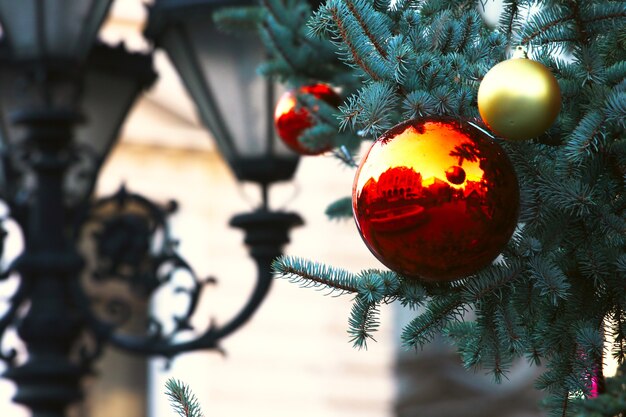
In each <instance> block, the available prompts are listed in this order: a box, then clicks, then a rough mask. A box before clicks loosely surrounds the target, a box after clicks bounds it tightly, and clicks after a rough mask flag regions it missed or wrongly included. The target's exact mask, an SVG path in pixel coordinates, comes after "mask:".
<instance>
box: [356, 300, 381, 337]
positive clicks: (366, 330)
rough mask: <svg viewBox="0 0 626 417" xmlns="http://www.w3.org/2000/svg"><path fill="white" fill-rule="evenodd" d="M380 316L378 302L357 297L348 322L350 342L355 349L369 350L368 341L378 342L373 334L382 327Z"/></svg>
mask: <svg viewBox="0 0 626 417" xmlns="http://www.w3.org/2000/svg"><path fill="white" fill-rule="evenodd" d="M378 315H379V310H378V306H377V304H376V302H373V301H367V300H365V299H364V298H363V297H361V296H357V297H355V299H354V303H353V304H352V311H351V312H350V319H349V321H348V325H349V327H348V333H349V334H350V336H351V338H350V342H352V345H353V346H354V347H355V348H358V349H367V340H368V339H371V340H373V341H376V339H374V336H373V335H372V333H374V332H375V331H376V330H378V327H379V325H380V321H379V320H378Z"/></svg>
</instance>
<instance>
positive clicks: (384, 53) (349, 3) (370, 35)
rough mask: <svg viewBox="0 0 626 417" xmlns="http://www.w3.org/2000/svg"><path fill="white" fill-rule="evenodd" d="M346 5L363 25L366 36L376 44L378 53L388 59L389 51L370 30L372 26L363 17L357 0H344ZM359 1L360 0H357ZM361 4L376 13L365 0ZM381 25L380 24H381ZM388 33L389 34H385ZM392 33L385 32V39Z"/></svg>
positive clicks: (369, 11) (373, 44) (360, 24)
mask: <svg viewBox="0 0 626 417" xmlns="http://www.w3.org/2000/svg"><path fill="white" fill-rule="evenodd" d="M344 1H345V4H346V6H347V7H348V10H350V13H352V16H353V17H354V18H355V19H356V21H357V22H358V23H359V26H361V29H362V30H363V33H364V34H365V36H367V38H368V39H369V41H370V42H371V44H372V46H374V48H375V49H376V51H377V52H378V54H379V55H380V56H381V58H383V59H387V51H385V49H384V48H383V47H382V45H381V43H380V41H379V40H378V38H377V37H375V36H374V35H373V33H372V30H370V28H369V27H368V24H367V23H366V22H365V19H364V18H363V15H362V14H361V13H360V12H359V10H357V7H356V5H355V2H354V1H353V0H344ZM357 1H359V0H357ZM359 6H360V7H361V8H365V9H366V10H365V12H366V13H368V14H369V13H372V14H373V13H376V12H375V11H374V9H373V8H372V7H371V6H369V5H368V4H367V3H365V2H363V1H359ZM379 27H380V26H379ZM385 35H387V36H385ZM390 35H391V34H389V33H384V34H383V36H382V38H383V39H387V38H389V37H390Z"/></svg>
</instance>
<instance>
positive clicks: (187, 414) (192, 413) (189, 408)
mask: <svg viewBox="0 0 626 417" xmlns="http://www.w3.org/2000/svg"><path fill="white" fill-rule="evenodd" d="M165 390H166V391H165V395H167V397H168V398H169V400H170V404H171V405H172V407H173V408H174V410H175V411H176V412H177V413H178V415H179V416H180V417H204V415H203V414H202V410H201V409H200V404H199V403H198V399H197V398H196V396H195V395H194V394H193V392H191V389H190V388H189V386H187V385H185V384H183V383H182V382H180V381H177V380H175V379H174V378H170V379H168V380H167V382H166V383H165Z"/></svg>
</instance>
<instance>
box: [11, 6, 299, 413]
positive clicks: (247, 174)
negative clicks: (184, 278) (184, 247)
mask: <svg viewBox="0 0 626 417" xmlns="http://www.w3.org/2000/svg"><path fill="white" fill-rule="evenodd" d="M17 3H18V2H15V1H12V0H0V25H2V28H3V30H4V31H3V36H4V39H3V40H2V42H4V43H5V46H4V47H2V46H1V45H0V55H2V56H0V88H1V89H2V91H3V93H4V94H2V95H1V97H0V137H1V139H2V174H3V181H4V183H3V184H2V185H3V187H2V193H3V194H2V196H3V198H4V199H5V201H7V203H8V205H9V207H10V209H11V215H12V216H13V217H14V218H15V219H16V220H17V221H18V223H19V225H20V226H21V228H22V230H23V232H24V233H23V234H24V241H25V249H24V252H23V254H22V255H20V256H19V257H18V259H17V260H16V261H15V262H14V263H13V265H11V268H10V271H7V272H5V273H4V274H3V275H2V276H4V277H6V276H9V273H11V272H16V273H17V274H18V275H19V278H20V279H19V285H18V288H17V290H16V292H15V294H14V295H13V297H12V299H11V304H10V307H9V309H8V311H7V312H6V313H5V314H4V316H2V317H0V334H4V332H5V330H6V329H7V328H8V327H9V326H15V327H16V328H17V332H18V335H19V337H20V338H21V339H22V341H23V342H24V345H25V347H26V350H27V358H26V359H25V360H24V361H18V360H17V359H16V354H15V351H14V350H10V351H7V352H0V359H2V360H4V361H5V362H6V363H7V364H8V365H9V366H8V370H7V371H6V372H5V374H4V376H5V377H7V378H9V379H11V380H13V381H14V382H15V383H16V384H17V393H16V395H15V397H14V400H15V401H16V402H18V403H21V404H24V405H26V406H27V407H29V408H30V410H31V411H32V415H33V416H35V417H44V416H45V417H60V416H63V415H64V413H65V410H66V408H67V406H68V405H69V404H71V403H73V402H75V401H77V400H79V399H80V398H81V396H82V391H81V389H80V381H81V379H82V378H83V376H84V375H86V374H87V373H88V372H90V369H91V364H92V362H93V361H94V360H96V359H97V358H98V357H99V355H100V353H101V352H102V349H103V347H104V346H106V345H113V346H116V347H118V348H120V349H122V350H125V351H127V352H132V353H135V354H142V355H157V356H163V357H166V358H172V357H174V356H175V355H177V354H179V353H183V352H188V351H192V350H197V349H218V348H219V342H220V340H221V339H222V338H224V337H226V336H228V335H229V334H231V333H232V332H234V331H235V330H237V329H238V328H239V327H240V326H241V325H243V324H244V323H245V322H246V321H247V320H248V319H249V318H250V317H251V316H252V314H254V312H255V311H256V309H257V308H258V307H259V305H260V303H261V302H262V300H263V299H264V297H265V295H266V294H267V291H268V290H269V288H270V284H271V282H272V277H271V262H272V260H273V259H274V258H275V257H277V256H279V255H280V254H281V248H282V246H283V245H284V244H286V243H287V242H288V233H289V230H290V229H291V228H292V227H294V226H298V225H300V224H302V220H301V218H300V217H299V216H298V215H297V214H295V213H286V212H277V211H272V210H271V209H270V208H269V204H268V192H267V190H268V187H269V186H270V185H271V184H272V183H274V182H276V181H283V180H288V179H290V178H291V177H292V176H293V174H294V171H295V169H296V167H297V163H298V157H297V156H296V155H295V154H293V153H291V152H290V151H288V150H287V149H286V148H285V147H284V146H283V145H282V144H281V143H280V142H279V141H278V140H277V139H276V137H275V135H274V132H273V124H272V113H273V107H274V96H275V94H274V85H273V84H272V83H271V82H269V81H266V80H263V79H262V78H260V77H258V76H257V75H256V74H255V72H254V71H255V68H256V64H257V63H258V62H260V60H261V59H263V54H262V52H261V51H262V48H261V46H260V44H259V43H258V41H257V40H256V39H255V38H254V36H253V35H252V34H248V35H247V38H246V39H238V38H235V37H231V36H227V35H224V34H221V33H220V32H218V31H217V30H216V28H215V27H214V26H213V24H212V23H211V22H212V20H211V15H212V13H213V12H214V11H215V10H217V9H219V8H221V7H223V6H226V5H234V4H232V3H225V2H223V1H219V2H216V1H197V0H196V1H186V0H180V1H172V0H164V1H157V2H156V3H155V4H154V5H153V6H152V8H151V10H150V21H149V23H148V27H147V30H146V34H147V36H148V37H149V38H150V39H152V40H153V41H154V42H155V44H156V45H157V46H161V47H163V48H165V49H166V50H167V52H168V54H169V55H170V58H171V59H172V61H173V62H174V64H175V66H176V68H177V69H178V71H179V72H180V75H181V78H182V79H183V81H184V83H185V85H186V87H187V89H188V91H189V93H190V94H191V96H192V98H193V99H194V102H195V104H196V106H197V109H198V112H199V114H200V116H201V118H202V120H203V122H204V124H205V125H206V127H207V128H208V129H209V130H210V131H211V133H212V134H213V136H214V137H215V139H216V141H217V143H218V148H219V150H220V152H222V154H223V155H224V157H225V159H226V160H227V161H228V163H229V165H230V166H231V168H232V169H233V172H234V174H235V175H236V177H237V178H238V179H239V180H240V181H250V182H254V183H257V184H259V185H260V186H261V189H262V191H263V192H262V195H263V199H262V204H261V205H260V206H259V207H258V208H257V209H255V210H253V211H252V212H250V213H244V214H239V215H237V216H235V217H233V219H232V220H231V225H232V226H234V227H237V228H241V229H243V230H244V232H245V242H246V244H247V245H248V246H249V249H250V255H251V256H252V258H253V259H254V260H255V261H256V264H257V269H258V276H257V280H256V286H255V288H254V290H253V292H252V294H251V296H250V298H249V299H248V301H247V302H246V304H245V305H244V306H243V307H242V308H241V310H240V311H239V312H238V313H237V314H235V316H234V317H233V318H232V319H230V320H229V321H227V322H226V323H225V324H224V325H222V326H217V325H215V324H212V325H210V326H209V327H208V328H207V329H205V330H204V331H201V332H200V334H199V335H198V336H196V337H194V338H192V339H184V340H181V339H180V338H178V337H177V336H178V334H179V333H180V332H182V331H185V330H189V329H190V327H191V326H190V319H191V316H192V315H193V314H194V313H195V311H196V306H197V304H198V299H199V297H200V294H201V290H202V288H203V286H204V284H206V283H207V282H208V281H207V280H201V279H199V278H198V277H196V276H195V274H194V273H193V269H192V268H191V266H190V265H189V264H188V263H187V262H186V261H185V260H184V259H182V258H181V257H180V256H179V255H178V254H177V253H176V249H175V243H174V240H173V239H172V238H171V236H170V235H169V232H168V228H167V217H168V215H169V213H171V212H172V211H174V210H175V204H168V205H165V206H161V205H158V204H155V203H153V202H152V201H150V200H149V199H147V198H145V197H142V196H140V195H138V194H133V193H130V192H128V191H127V190H125V189H124V188H122V189H121V190H120V191H119V192H118V193H117V194H115V195H113V196H111V197H108V198H104V199H100V200H98V201H95V202H93V201H92V199H91V197H92V192H93V188H94V184H95V182H96V180H97V177H98V173H99V169H100V166H101V165H102V163H103V161H104V160H105V158H106V156H107V154H108V153H109V151H110V149H111V148H112V146H114V144H115V140H116V139H117V136H118V133H119V129H120V126H121V125H122V123H123V120H124V118H125V116H126V115H127V113H128V111H129V109H130V107H131V106H132V103H133V102H134V101H135V99H136V98H137V96H138V95H139V94H140V92H141V91H142V90H143V89H145V88H146V87H147V86H149V85H150V84H151V82H152V81H153V80H154V73H153V71H152V68H151V56H150V55H141V54H130V53H128V52H126V50H125V49H124V48H123V47H121V46H120V47H116V48H111V47H106V46H102V45H98V46H96V45H95V38H96V35H97V33H98V30H99V26H100V24H101V22H102V21H103V19H104V18H105V16H106V12H107V10H108V8H109V5H110V0H109V1H103V0H91V1H84V0H47V1H45V2H42V1H36V0H32V1H28V2H19V3H20V4H19V6H18V4H17ZM237 4H239V5H242V4H244V2H239V3H237ZM159 234H160V236H161V240H160V241H161V243H160V246H159V248H158V249H157V250H156V252H155V250H154V247H153V245H152V244H151V242H152V241H153V240H154V238H155V236H156V235H159ZM86 239H92V246H91V247H92V251H91V252H90V253H89V255H88V256H85V255H83V254H81V253H79V250H78V247H79V244H80V245H82V243H83V241H85V240H86ZM85 261H87V262H88V263H91V264H95V267H94V277H93V278H94V279H95V280H114V281H121V282H123V283H125V284H127V285H128V286H129V287H130V289H131V290H133V291H138V292H139V293H140V294H141V295H142V296H144V297H146V298H150V297H151V296H152V295H153V294H154V293H155V292H156V290H157V289H158V288H159V287H161V286H163V285H166V284H168V283H169V282H170V281H171V279H172V277H173V274H174V272H172V271H176V270H184V271H186V272H187V273H188V274H190V275H191V276H192V278H193V285H192V287H191V288H189V289H187V290H186V293H187V295H188V297H189V304H188V308H187V309H186V311H185V312H184V313H183V314H182V315H179V316H175V317H174V322H175V323H176V325H175V328H174V330H173V331H170V332H165V331H164V330H163V326H162V324H161V323H159V322H157V321H155V320H151V321H150V328H149V329H148V331H147V333H146V334H145V335H129V334H124V333H122V332H120V331H119V329H120V328H121V327H122V326H123V324H124V323H126V322H127V320H128V317H127V316H128V314H127V313H128V311H127V309H126V306H125V305H124V303H123V302H119V300H112V301H111V302H108V303H105V304H106V308H105V310H107V312H108V315H107V316H106V317H103V316H102V315H101V314H99V313H98V311H96V310H97V308H95V307H94V304H95V301H94V299H93V298H90V296H89V295H88V292H89V291H88V289H87V288H86V287H85V283H84V282H83V281H84V280H83V279H81V275H84V272H83V271H84V265H85ZM25 306H28V308H24V307H25ZM24 311H25V312H24ZM85 335H87V339H88V342H87V343H86V344H85ZM77 352H78V353H77Z"/></svg>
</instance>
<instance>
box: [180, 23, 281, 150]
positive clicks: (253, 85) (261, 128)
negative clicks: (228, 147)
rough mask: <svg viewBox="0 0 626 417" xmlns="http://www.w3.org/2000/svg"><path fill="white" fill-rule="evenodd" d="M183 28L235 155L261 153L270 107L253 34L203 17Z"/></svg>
mask: <svg viewBox="0 0 626 417" xmlns="http://www.w3.org/2000/svg"><path fill="white" fill-rule="evenodd" d="M187 30H188V33H189V37H190V38H191V42H192V44H193V47H194V49H195V51H196V54H197V59H198V63H199V65H200V66H201V68H202V72H203V74H204V76H205V77H206V79H207V84H208V86H209V88H210V89H211V90H212V92H213V97H214V98H215V100H216V102H217V104H218V108H219V110H220V112H221V115H222V118H223V119H224V121H225V123H226V126H227V128H228V131H229V132H230V134H231V136H232V140H233V142H234V144H235V147H236V148H237V151H238V153H239V155H241V156H260V155H263V154H265V153H266V152H267V149H268V143H267V117H266V115H267V112H268V111H270V109H266V107H267V105H266V97H267V89H266V85H267V84H266V82H265V79H264V78H263V77H261V76H259V75H258V74H257V73H256V67H257V66H258V64H259V63H260V62H262V60H263V58H264V49H263V47H262V46H261V45H260V44H259V42H258V41H256V39H255V37H254V36H250V35H249V34H232V33H231V34H227V33H223V32H221V31H219V30H217V28H216V27H215V26H213V25H211V24H207V22H206V21H205V20H196V19H194V20H193V21H191V22H190V23H189V24H188V26H187Z"/></svg>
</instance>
